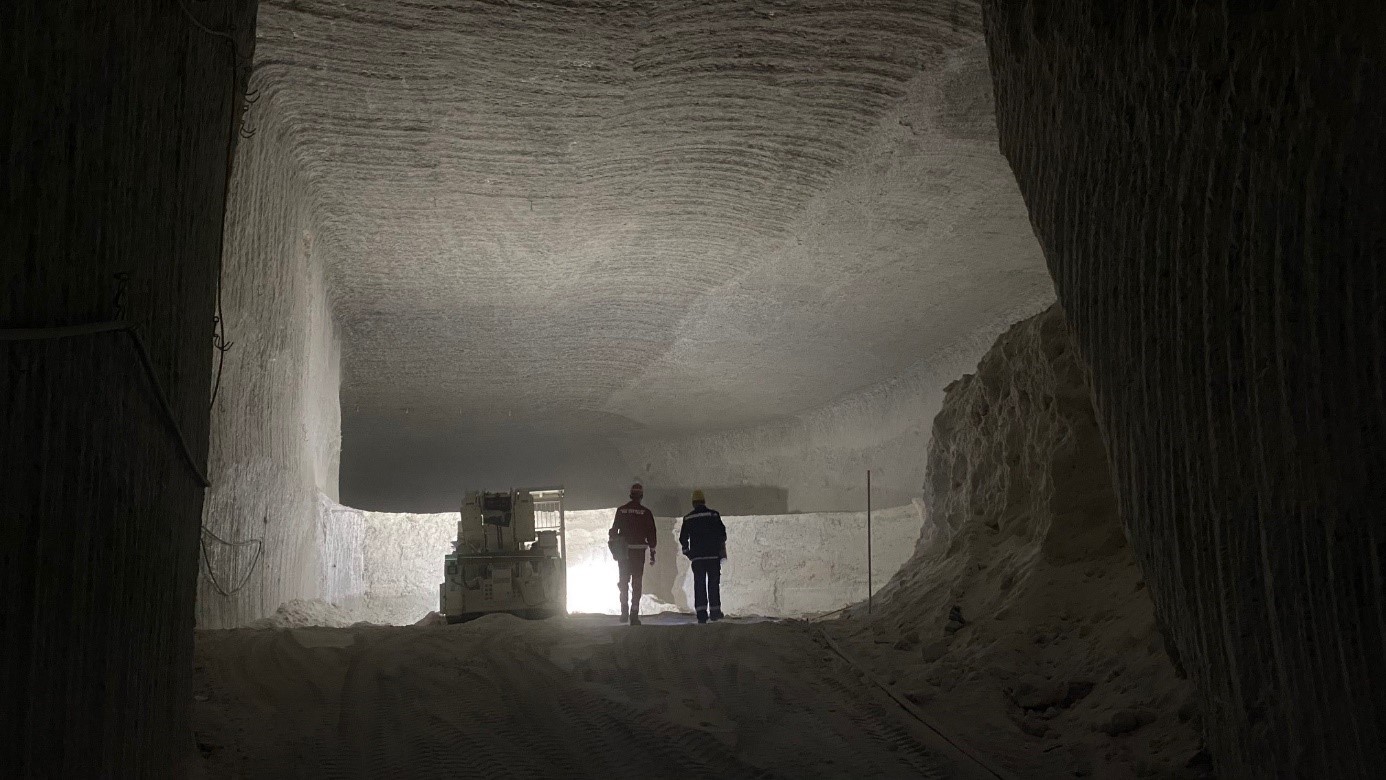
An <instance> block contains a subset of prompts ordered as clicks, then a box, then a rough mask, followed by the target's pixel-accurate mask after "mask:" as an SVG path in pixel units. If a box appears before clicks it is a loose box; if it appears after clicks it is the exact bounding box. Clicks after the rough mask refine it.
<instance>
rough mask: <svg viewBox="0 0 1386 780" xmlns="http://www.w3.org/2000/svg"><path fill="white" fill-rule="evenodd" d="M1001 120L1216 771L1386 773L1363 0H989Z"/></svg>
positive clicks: (1376, 228) (1379, 265)
mask: <svg viewBox="0 0 1386 780" xmlns="http://www.w3.org/2000/svg"><path fill="white" fill-rule="evenodd" d="M984 10H985V15H986V29H987V37H988V41H989V43H990V47H991V61H992V73H993V77H994V80H995V83H996V102H997V112H998V125H999V129H1000V134H1001V144H1002V147H1003V151H1004V152H1005V153H1006V155H1007V156H1008V157H1009V158H1010V160H1011V163H1012V166H1013V167H1014V169H1015V172H1016V176H1017V178H1018V180H1019V182H1020V187H1021V190H1022V192H1023V194H1024V196H1025V199H1026V202H1027V204H1028V206H1029V209H1030V214H1031V219H1032V222H1033V224H1034V227H1035V230H1036V233H1037V234H1038V236H1039V239H1040V242H1041V244H1042V245H1043V247H1044V250H1045V253H1046V256H1047V258H1048V262H1049V265H1050V269H1051V271H1052V273H1053V275H1054V279H1055V282H1056V286H1057V288H1058V294H1059V299H1060V301H1061V302H1062V303H1063V306H1064V308H1065V309H1066V310H1067V312H1068V316H1069V319H1070V321H1071V323H1072V326H1073V328H1074V330H1075V331H1076V333H1077V336H1078V339H1079V341H1080V344H1081V346H1082V348H1083V351H1084V353H1085V355H1086V357H1087V358H1088V361H1089V362H1090V364H1091V366H1092V373H1093V385H1094V391H1095V396H1096V402H1097V406H1098V410H1099V415H1100V419H1101V422H1102V425H1103V428H1104V432H1105V436H1106V441H1107V445H1108V449H1109V454H1110V457H1111V459H1112V462H1113V468H1114V471H1115V477H1116V480H1117V489H1118V493H1119V496H1120V501H1121V508H1122V515H1123V517H1124V521H1125V523H1126V525H1127V530H1128V533H1129V535H1130V537H1131V541H1132V543H1133V545H1134V547H1135V549H1136V551H1137V553H1138V556H1139V558H1140V559H1141V562H1142V565H1143V567H1144V569H1145V573H1146V576H1147V578H1148V580H1149V583H1150V587H1151V591H1152V595H1153V597H1154V598H1155V602H1156V606H1157V609H1158V612H1159V614H1160V616H1161V618H1162V620H1163V622H1164V624H1165V625H1166V627H1167V628H1168V630H1169V632H1170V633H1171V634H1172V636H1173V640H1174V645H1175V648H1176V649H1177V651H1178V654H1179V656H1180V658H1181V660H1182V664H1183V666H1184V667H1185V669H1187V671H1188V672H1189V674H1191V675H1192V677H1193V678H1194V679H1195V680H1196V681H1197V683H1198V684H1199V687H1200V689H1201V690H1202V692H1203V697H1204V704H1205V705H1206V718H1207V720H1206V732H1207V737H1208V739H1209V743H1210V746H1211V748H1212V750H1213V753H1214V755H1215V758H1216V761H1217V764H1218V766H1219V768H1220V769H1221V770H1222V772H1223V773H1224V774H1225V776H1228V777H1271V776H1286V775H1299V776H1308V777H1365V776H1369V775H1371V774H1374V773H1375V772H1376V771H1379V768H1380V767H1381V766H1383V765H1386V754H1384V753H1383V750H1384V749H1386V748H1383V746H1384V745H1386V718H1384V717H1383V711H1386V673H1383V670H1386V657H1383V645H1384V644H1386V625H1384V624H1383V615H1386V599H1383V576H1384V575H1383V572H1386V533H1383V524H1382V517H1383V509H1382V507H1383V504H1386V493H1384V492H1383V486H1386V457H1383V439H1384V438H1386V419H1384V418H1386V315H1383V311H1386V271H1383V269H1384V268H1386V264H1384V261H1386V257H1383V255H1384V254H1386V175H1384V174H1383V172H1386V146H1384V145H1383V144H1384V143H1386V120H1384V119H1383V110H1386V109H1384V108H1383V107H1386V59H1383V57H1386V48H1383V46H1382V41H1384V40H1386V5H1382V4H1379V3H1317V2H1311V1H1309V0H1282V1H1281V2H1273V1H1272V0H1267V1H1265V2H1223V3H1174V2H1156V1H1155V0H1110V1H1106V2H1103V1H1099V0H1068V1H1067V2H1050V1H1049V0H1032V1H1031V2H1020V1H1014V0H986V2H985V3H984Z"/></svg>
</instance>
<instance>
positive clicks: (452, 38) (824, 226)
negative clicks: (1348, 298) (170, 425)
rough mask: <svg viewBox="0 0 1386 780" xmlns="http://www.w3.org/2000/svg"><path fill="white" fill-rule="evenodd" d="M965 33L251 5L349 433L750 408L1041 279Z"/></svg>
mask: <svg viewBox="0 0 1386 780" xmlns="http://www.w3.org/2000/svg"><path fill="white" fill-rule="evenodd" d="M980 21H981V20H980V16H979V13H978V11H977V9H976V7H975V6H974V5H973V4H972V3H970V2H956V1H955V0H939V1H937V2H928V1H926V0H894V1H893V2H891V1H889V0H876V1H872V0H834V1H822V2H773V1H766V2H739V1H735V2H733V1H726V2H673V1H672V0H650V1H649V2H619V1H610V2H600V1H591V2H589V1H587V0H563V1H561V2H560V1H553V2H499V1H495V2H472V1H464V0H434V1H433V2H429V3H413V2H381V0H346V1H343V2H337V1H332V2H326V1H322V0H266V1H265V2H262V3H261V12H260V21H259V41H258V49H257V53H256V61H257V65H256V84H257V86H258V87H259V88H260V90H261V92H262V103H261V104H260V105H258V106H257V108H256V117H257V119H258V121H261V122H274V123H282V127H283V129H284V130H285V131H287V132H288V133H289V135H290V137H291V138H292V139H293V140H294V143H295V148H296V154H297V156H298V157H299V159H301V161H302V164H303V166H304V169H305V173H306V175H307V176H308V178H309V180H310V182H311V183H312V185H313V187H314V188H315V191H316V193H317V195H318V197H319V202H318V211H319V216H320V221H321V232H320V235H319V237H318V240H319V247H320V249H319V250H318V251H319V252H321V253H322V255H323V256H324V257H327V258H328V261H329V263H330V265H331V268H330V271H331V279H332V283H333V288H334V290H333V292H334V295H335V298H336V306H337V313H338V316H339V317H340V319H341V321H342V323H343V326H344V332H345V357H344V376H343V389H342V392H343V415H344V418H345V419H346V421H347V422H346V428H347V430H348V431H375V432H377V433H380V432H389V431H393V432H395V433H380V435H381V436H382V437H383V438H382V440H381V442H379V445H380V446H382V447H384V446H386V444H385V441H384V440H385V439H390V438H391V436H396V434H398V432H400V431H408V432H410V433H409V436H412V437H414V439H426V438H428V437H430V436H439V437H443V436H446V437H457V436H467V437H473V438H474V439H475V437H483V438H485V437H487V436H488V435H490V434H495V435H500V434H507V433H514V432H515V431H517V430H521V429H525V430H528V429H531V428H532V429H535V430H540V429H542V430H544V431H547V432H549V433H552V434H554V435H557V436H574V437H576V436H581V435H587V434H590V433H592V432H598V433H603V434H613V435H621V434H626V433H636V432H643V433H644V434H646V435H651V434H660V433H675V432H685V431H692V430H707V429H713V428H729V427H736V426H744V425H751V424H755V423H758V422H763V421H766V420H770V419H774V418H776V417H778V416H781V415H787V414H792V413H795V412H799V411H802V410H805V409H810V408H814V407H816V406H819V405H821V404H823V403H825V402H827V401H829V400H831V399H833V398H835V397H838V396H841V395H843V394H845V393H849V392H851V391H853V390H854V389H857V388H860V387H862V386H865V385H867V384H870V383H872V382H875V381H879V380H881V379H884V378H887V377H889V376H891V375H893V374H896V373H898V372H900V371H901V370H903V369H904V368H905V367H907V366H909V365H910V364H912V363H914V362H916V361H918V360H921V359H926V358H927V357H928V356H929V355H930V354H931V353H932V352H934V351H937V350H938V349H940V348H943V347H946V346H947V345H949V344H952V343H953V342H955V341H957V340H958V339H960V338H963V337H965V336H966V335H967V334H968V333H970V332H972V331H974V330H975V329H977V328H978V327H982V326H984V325H989V324H991V323H992V322H993V321H994V320H995V319H996V318H997V317H998V316H1000V315H1001V314H1002V313H1003V312H1006V311H1011V310H1013V309H1015V308H1016V306H1017V304H1021V303H1024V302H1030V301H1036V300H1041V299H1047V298H1049V297H1050V296H1052V289H1051V287H1050V284H1049V281H1048V278H1047V275H1046V273H1045V271H1044V269H1043V264H1042V261H1041V258H1040V254H1039V250H1038V247H1037V245H1036V243H1035V241H1034V238H1033V235H1032V233H1031V231H1030V228H1029V224H1028V219H1027V216H1026V213H1025V210H1024V207H1023V205H1022V203H1021V201H1020V198H1019V195H1018V193H1017V192H1016V188H1015V184H1014V181H1013V178H1012V176H1011V173H1010V170H1009V168H1008V167H1007V165H1006V164H1005V162H1004V161H1003V159H1002V158H1001V156H1000V154H999V153H998V152H997V149H996V141H995V128H994V121H993V116H992V114H993V108H992V98H991V88H990V79H989V76H988V73H987V70H986V62H985V56H984V54H985V53H984V49H983V44H982V42H981V31H980ZM520 421H523V422H520ZM363 435H364V434H363ZM350 437H351V434H348V440H347V442H346V448H347V453H346V457H347V458H351V457H352V453H351V449H352V447H353V442H352V441H351V438H350ZM392 440H394V441H398V437H397V436H396V438H395V439H392Z"/></svg>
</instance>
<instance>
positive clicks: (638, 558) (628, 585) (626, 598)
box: [608, 482, 659, 626]
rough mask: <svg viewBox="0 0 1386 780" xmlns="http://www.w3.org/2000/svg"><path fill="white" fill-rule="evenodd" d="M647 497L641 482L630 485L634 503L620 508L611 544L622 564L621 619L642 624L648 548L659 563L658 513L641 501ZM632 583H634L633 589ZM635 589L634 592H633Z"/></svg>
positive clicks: (618, 585) (612, 550)
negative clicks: (642, 601)
mask: <svg viewBox="0 0 1386 780" xmlns="http://www.w3.org/2000/svg"><path fill="white" fill-rule="evenodd" d="M644 497H645V488H644V487H643V486H641V484H640V483H639V482H637V483H635V484H634V485H631V486H630V502H629V503H627V504H622V505H621V506H620V507H619V508H617V510H616V519H615V520H614V521H612V523H611V531H610V533H609V534H608V546H609V547H610V548H611V555H612V557H613V558H615V559H616V565H617V566H618V567H620V570H621V579H620V581H619V582H618V583H617V587H619V588H620V589H621V622H625V621H627V620H629V621H630V624H631V625H632V626H638V625H640V590H641V586H642V585H643V584H644V581H645V551H646V550H649V551H650V565H651V566H653V565H654V562H655V543H656V542H658V541H659V540H658V538H657V537H656V535H655V519H654V512H651V511H650V510H648V509H646V508H645V506H644V505H643V504H641V503H640V499H642V498H644ZM632 586H634V587H633V588H632ZM632 590H634V591H635V592H634V593H632V592H631V591H632Z"/></svg>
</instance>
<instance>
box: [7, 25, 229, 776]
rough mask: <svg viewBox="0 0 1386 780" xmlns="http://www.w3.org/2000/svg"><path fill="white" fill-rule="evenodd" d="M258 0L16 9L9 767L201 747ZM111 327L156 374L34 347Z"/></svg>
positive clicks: (11, 47)
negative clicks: (203, 539) (225, 306)
mask: <svg viewBox="0 0 1386 780" xmlns="http://www.w3.org/2000/svg"><path fill="white" fill-rule="evenodd" d="M254 6H255V3H254V2H253V0H238V1H237V2H215V3H212V2H184V3H179V2H177V0H163V1H161V2H151V3H111V2H94V1H91V0H88V1H87V2H70V3H53V2H46V0H15V1H14V2H7V3H3V4H0V73H3V78H0V107H3V108H0V155H3V158H0V162H2V163H3V171H4V173H3V176H2V177H0V246H3V254H2V255H0V280H3V281H2V282H0V330H3V331H7V332H8V339H7V340H0V480H3V485H4V491H3V495H4V499H3V506H0V628H3V631H0V636H3V640H0V647H3V650H0V722H2V723H4V724H5V726H4V731H5V733H4V738H3V740H0V743H3V745H4V748H3V749H0V765H3V766H4V767H5V768H4V774H6V775H8V776H30V775H33V776H45V777H78V776H91V775H100V776H120V777H142V776H170V775H172V774H173V772H174V766H175V764H176V763H177V762H178V761H179V760H180V759H182V758H184V757H186V756H187V755H188V753H189V752H190V751H191V749H192V744H191V739H190V732H189V731H188V726H187V715H188V706H189V701H188V697H189V686H188V683H189V679H190V675H191V664H192V629H193V625H192V616H193V601H194V597H195V578H196V574H197V565H198V527H199V516H200V511H201V507H202V500H203V486H202V484H201V482H200V479H199V478H198V476H197V472H198V471H199V470H203V469H205V459H206V452H207V418H208V415H207V403H208V393H209V383H210V374H211V356H212V344H211V336H212V317H213V299H214V294H215V284H216V275H217V268H218V253H219V251H220V242H221V224H222V210H223V206H224V197H225V182H226V174H227V160H228V142H229V141H230V140H231V139H232V138H233V137H234V135H233V131H232V125H233V117H234V116H235V114H236V111H237V109H236V108H234V107H233V100H234V98H233V95H235V94H236V93H237V91H238V90H237V87H236V81H237V80H238V77H239V78H243V77H244V72H243V69H240V68H238V67H237V66H236V62H235V59H234V57H233V54H232V47H231V46H230V44H229V41H228V40H226V39H224V38H220V37H218V36H217V35H215V34H212V33H221V32H224V31H226V30H228V29H233V30H236V31H237V33H238V35H237V37H238V38H239V40H240V41H241V44H240V48H241V56H242V57H249V56H250V52H249V50H248V49H249V45H250V42H251V41H253V39H254V35H253V28H254V11H255V8H254ZM190 14H191V15H195V17H196V21H194V19H193V18H190V16H189V15H190ZM199 24H200V25H204V26H205V27H206V30H204V29H200V28H199V26H198V25H199ZM208 30H210V31H212V33H209V32H208ZM238 71H241V72H239V73H238ZM112 320H121V321H126V322H129V323H132V324H133V325H134V326H135V330H134V332H136V333H137V334H138V337H139V343H142V344H144V345H145V347H146V348H147V355H148V366H149V368H148V369H146V367H145V363H144V362H143V361H142V359H141V355H140V350H139V348H138V347H137V342H136V340H135V339H134V338H132V337H131V335H130V332H129V331H125V330H107V331H104V332H100V333H87V334H80V335H73V336H70V337H66V338H58V339H44V340H22V341H16V340H14V337H15V336H17V335H18V334H16V333H15V331H16V330H19V329H49V328H53V327H56V326H79V325H86V324H90V323H99V322H109V321H112ZM30 335H32V334H30ZM49 335H51V331H50V332H49ZM151 375H152V379H151ZM156 382H157V384H158V385H159V386H161V387H162V389H163V391H164V393H165V395H166V397H167V403H168V409H167V411H165V410H164V407H163V405H162V404H161V402H160V401H159V398H158V393H157V392H156V391H155V383H156ZM175 431H178V432H180V433H181V435H182V437H183V439H185V440H186V443H187V447H186V454H185V448H184V447H182V446H181V445H180V443H179V441H178V435H177V434H176V433H175Z"/></svg>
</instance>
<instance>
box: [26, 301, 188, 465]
mask: <svg viewBox="0 0 1386 780" xmlns="http://www.w3.org/2000/svg"><path fill="white" fill-rule="evenodd" d="M102 333H124V334H125V335H126V336H129V337H130V344H131V345H132V346H134V348H135V354H136V355H137V356H138V357H139V359H140V365H142V366H143V367H144V375H145V378H146V379H148V380H149V387H150V388H151V389H152V390H153V391H154V397H155V399H157V400H158V402H159V410H160V411H162V412H163V417H164V423H165V425H166V426H167V428H168V430H169V432H170V433H172V434H173V437H174V439H175V440H176V441H177V443H178V450H179V451H180V452H181V453H182V454H183V460H184V462H186V463H187V464H188V469H189V470H191V471H192V473H193V476H195V477H197V482H198V484H200V485H201V486H202V487H204V488H208V487H211V486H212V482H211V480H209V479H207V475H206V474H205V473H203V471H202V467H201V466H199V465H198V463H197V459H196V458H194V457H193V454H192V448H191V447H189V446H188V440H187V439H186V438H184V437H183V429H182V428H180V427H179V426H178V417H177V416H176V415H175V414H174V413H173V406H172V404H170V403H169V402H168V395H167V394H165V393H164V386H163V385H162V384H160V383H159V375H158V373H156V372H155V370H154V361H153V360H152V359H151V358H150V357H149V350H148V349H147V348H146V347H145V345H144V339H142V338H140V334H139V332H138V331H136V330H135V326H134V325H133V324H132V323H129V322H125V321H124V320H112V321H110V322H93V323H90V324H87V325H67V326H61V327H55V328H6V329H3V330H0V341H50V340H53V339H68V338H78V337H81V336H95V335H99V334H102Z"/></svg>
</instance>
